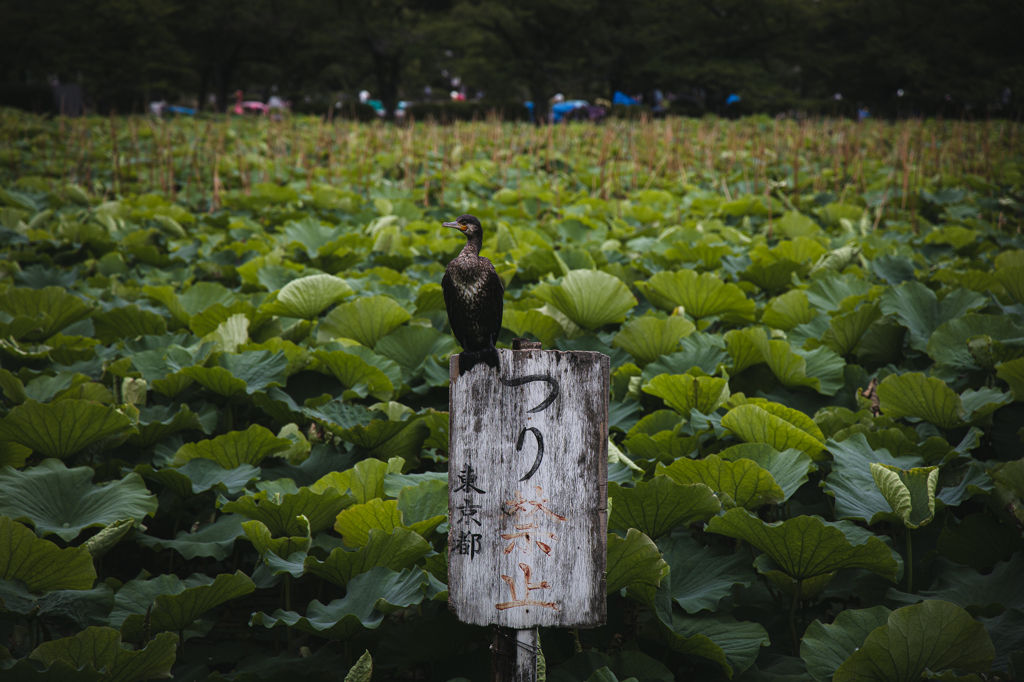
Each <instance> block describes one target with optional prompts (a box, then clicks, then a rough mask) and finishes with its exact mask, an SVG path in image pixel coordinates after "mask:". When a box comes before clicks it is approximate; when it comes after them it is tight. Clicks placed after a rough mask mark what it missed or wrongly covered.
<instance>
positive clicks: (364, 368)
mask: <svg viewBox="0 0 1024 682" xmlns="http://www.w3.org/2000/svg"><path fill="white" fill-rule="evenodd" d="M313 357H314V358H315V359H316V361H317V363H319V365H318V366H317V369H320V371H323V372H324V373H325V374H330V375H332V376H334V378H335V379H337V380H338V381H340V382H341V383H342V384H344V386H345V387H346V388H349V389H353V390H354V391H355V392H356V393H358V394H359V395H360V396H365V395H366V394H367V393H369V394H370V395H372V396H373V397H374V398H377V399H378V400H389V399H390V398H391V396H392V394H393V393H394V391H395V387H394V385H393V384H392V383H391V380H390V379H389V378H388V377H387V375H385V374H384V372H382V371H380V370H379V369H377V368H376V367H374V366H373V365H371V364H370V363H368V362H366V361H365V360H363V359H362V358H361V357H359V356H358V355H355V354H354V353H346V352H345V351H341V350H336V351H324V350H318V351H315V352H314V353H313Z"/></svg>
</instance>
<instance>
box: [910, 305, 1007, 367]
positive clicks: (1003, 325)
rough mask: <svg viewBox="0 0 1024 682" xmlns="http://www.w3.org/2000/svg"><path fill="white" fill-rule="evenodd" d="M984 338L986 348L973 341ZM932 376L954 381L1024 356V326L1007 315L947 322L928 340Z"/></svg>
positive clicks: (977, 316) (967, 317)
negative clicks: (965, 374)
mask: <svg viewBox="0 0 1024 682" xmlns="http://www.w3.org/2000/svg"><path fill="white" fill-rule="evenodd" d="M979 337H983V338H984V339H985V343H984V347H982V346H979V345H978V344H977V343H976V342H975V341H974V340H975V339H979ZM928 355H929V356H931V358H932V359H933V360H935V367H934V368H933V370H932V373H933V374H935V375H936V376H941V377H947V376H948V377H949V378H954V377H956V376H959V375H960V374H964V373H966V372H971V371H979V370H985V371H991V370H992V369H993V368H994V367H995V366H996V365H998V364H999V363H1001V362H1005V361H1008V360H1016V359H1019V358H1021V357H1022V356H1024V326H1021V325H1019V324H1016V323H1015V322H1014V321H1013V319H1012V318H1010V317H1007V316H1005V315H976V314H971V315H965V316H964V317H959V318H954V319H952V320H949V321H948V322H944V323H943V324H942V325H941V326H940V327H939V328H938V329H936V330H935V332H934V333H933V334H932V335H931V338H930V339H929V340H928Z"/></svg>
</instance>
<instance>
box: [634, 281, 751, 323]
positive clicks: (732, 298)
mask: <svg viewBox="0 0 1024 682" xmlns="http://www.w3.org/2000/svg"><path fill="white" fill-rule="evenodd" d="M637 286H638V287H639V288H640V291H641V292H642V293H643V294H644V296H646V297H647V299H648V300H649V301H651V303H652V304H654V305H655V306H657V307H659V308H661V309H662V310H668V311H671V310H674V309H675V308H677V307H678V306H682V307H683V309H684V310H685V311H686V314H687V315H689V316H690V317H692V318H694V319H695V320H701V319H704V318H706V317H715V316H718V317H723V318H725V319H727V320H729V321H735V322H753V320H754V311H755V310H756V306H755V305H754V302H753V301H751V300H748V299H747V297H746V295H745V294H744V293H743V290H742V289H740V288H739V287H738V286H736V285H735V284H729V283H726V282H723V281H722V280H721V278H719V277H716V276H715V275H714V274H713V273H710V272H706V273H703V274H698V273H696V272H694V271H693V270H679V271H676V272H659V273H657V274H656V275H654V276H653V277H651V279H650V280H648V281H647V282H640V283H638V284H637Z"/></svg>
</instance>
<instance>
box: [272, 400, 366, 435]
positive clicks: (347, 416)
mask: <svg viewBox="0 0 1024 682" xmlns="http://www.w3.org/2000/svg"><path fill="white" fill-rule="evenodd" d="M281 393H283V391H282V392H281ZM270 395H272V396H275V399H276V398H277V393H275V389H271V394H270ZM286 397H287V395H283V396H280V398H281V399H283V398H286ZM288 399H289V400H291V399H290V398H288ZM296 407H298V406H297V405H296ZM300 409H301V412H302V413H303V414H305V415H306V416H307V417H309V418H311V419H314V420H316V422H317V423H318V424H320V425H322V426H323V427H324V428H326V429H328V430H329V431H330V432H331V433H333V434H335V435H339V436H340V435H341V434H342V433H347V432H348V430H349V429H352V428H354V427H356V426H367V425H369V424H370V423H371V422H373V421H375V420H378V421H379V420H380V419H381V417H382V416H383V415H382V414H381V413H380V412H375V411H371V410H368V409H366V408H365V407H363V406H362V405H354V404H352V403H344V402H341V401H340V400H332V401H330V402H328V403H324V404H323V405H319V406H317V407H306V408H300Z"/></svg>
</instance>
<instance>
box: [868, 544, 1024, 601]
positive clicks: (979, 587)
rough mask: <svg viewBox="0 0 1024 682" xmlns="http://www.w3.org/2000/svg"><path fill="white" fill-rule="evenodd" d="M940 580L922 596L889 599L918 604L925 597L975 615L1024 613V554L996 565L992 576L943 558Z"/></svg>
mask: <svg viewBox="0 0 1024 682" xmlns="http://www.w3.org/2000/svg"><path fill="white" fill-rule="evenodd" d="M937 561H938V562H940V563H939V565H938V566H936V569H940V570H937V571H936V573H937V574H938V576H939V578H938V581H937V583H936V584H935V585H934V588H933V589H931V590H921V591H920V592H919V593H918V594H905V593H902V592H897V591H896V590H895V589H893V590H890V593H889V594H887V596H888V597H889V598H890V599H891V600H892V601H894V602H895V603H900V604H915V603H917V602H918V601H920V600H921V599H922V598H923V599H926V600H937V599H941V600H943V601H947V602H951V603H953V604H956V605H957V606H960V607H962V608H965V609H967V611H968V612H970V613H971V614H972V615H974V616H979V615H980V616H987V617H992V616H997V615H999V614H1001V613H1003V611H1005V610H1006V609H1018V610H1024V582H1022V581H1021V580H1020V574H1021V571H1022V570H1024V554H1021V553H1020V552H1018V553H1016V554H1014V555H1013V556H1012V557H1010V560H1009V561H1000V562H998V563H996V565H995V567H994V568H993V569H992V571H991V573H989V574H988V575H981V574H980V573H978V572H977V571H976V570H974V569H973V568H971V567H969V566H957V565H955V564H952V563H950V562H948V561H945V560H943V559H938V560H937Z"/></svg>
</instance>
